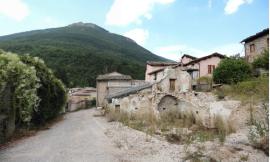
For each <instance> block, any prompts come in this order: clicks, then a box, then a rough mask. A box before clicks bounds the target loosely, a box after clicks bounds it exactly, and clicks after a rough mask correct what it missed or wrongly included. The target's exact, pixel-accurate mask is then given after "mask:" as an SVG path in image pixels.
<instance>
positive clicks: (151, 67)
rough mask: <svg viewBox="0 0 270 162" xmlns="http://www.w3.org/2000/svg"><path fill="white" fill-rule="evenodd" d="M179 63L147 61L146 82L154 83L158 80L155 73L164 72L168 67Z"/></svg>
mask: <svg viewBox="0 0 270 162" xmlns="http://www.w3.org/2000/svg"><path fill="white" fill-rule="evenodd" d="M177 64H178V63H177V62H157V61H147V62H146V71H145V81H146V82H152V81H153V80H157V79H156V76H155V71H159V70H164V69H165V68H167V67H171V66H175V65H177Z"/></svg>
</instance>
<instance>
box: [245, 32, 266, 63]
mask: <svg viewBox="0 0 270 162" xmlns="http://www.w3.org/2000/svg"><path fill="white" fill-rule="evenodd" d="M241 43H243V44H244V47H245V58H246V60H247V61H248V62H253V61H254V59H256V58H257V57H258V56H259V55H260V54H261V53H262V52H263V51H264V50H265V49H269V28H267V29H264V30H262V31H261V32H259V33H256V34H255V35H252V36H249V37H247V38H245V39H244V40H242V41H241Z"/></svg>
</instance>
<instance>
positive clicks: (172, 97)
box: [106, 67, 191, 113]
mask: <svg viewBox="0 0 270 162" xmlns="http://www.w3.org/2000/svg"><path fill="white" fill-rule="evenodd" d="M190 83H191V78H190V76H189V74H188V73H187V72H185V71H182V70H181V69H180V67H179V68H175V69H172V68H166V69H165V70H164V76H163V77H162V78H160V79H159V80H156V81H155V82H153V83H145V84H143V85H139V86H135V87H132V88H129V89H126V90H122V91H119V92H117V93H113V94H110V95H108V96H107V97H106V99H107V104H106V106H107V107H110V108H114V109H118V110H122V111H128V112H133V111H137V112H145V111H154V112H155V113H158V112H159V111H165V110H166V109H170V108H172V107H175V106H176V102H177V100H178V99H179V98H181V96H182V95H183V94H185V93H187V92H190V90H191V84H190Z"/></svg>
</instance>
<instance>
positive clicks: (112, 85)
mask: <svg viewBox="0 0 270 162" xmlns="http://www.w3.org/2000/svg"><path fill="white" fill-rule="evenodd" d="M144 83H145V81H144V80H133V79H132V78H131V76H129V75H123V74H120V73H118V72H112V73H109V74H104V75H99V76H98V77H97V83H96V87H97V100H96V101H97V102H96V105H97V107H103V106H105V105H104V101H105V97H106V96H108V95H110V94H113V93H116V92H119V91H121V90H124V89H128V88H131V87H135V86H138V85H141V84H144Z"/></svg>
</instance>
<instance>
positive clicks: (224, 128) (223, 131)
mask: <svg viewBox="0 0 270 162" xmlns="http://www.w3.org/2000/svg"><path fill="white" fill-rule="evenodd" d="M214 125H215V127H216V129H217V132H218V137H219V140H220V142H222V143H223V142H224V141H225V138H226V135H228V134H230V133H233V132H235V129H234V127H233V123H232V122H225V121H224V120H223V119H222V117H221V116H216V117H215V119H214Z"/></svg>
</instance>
